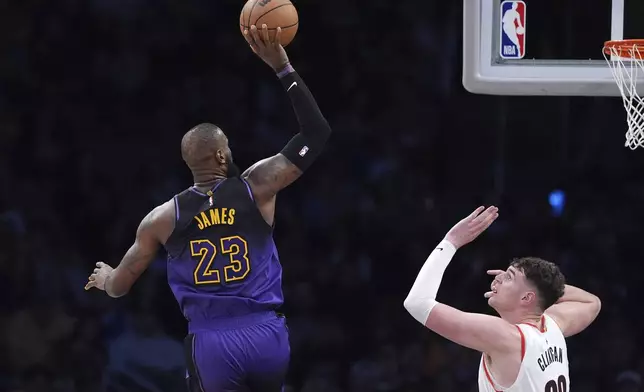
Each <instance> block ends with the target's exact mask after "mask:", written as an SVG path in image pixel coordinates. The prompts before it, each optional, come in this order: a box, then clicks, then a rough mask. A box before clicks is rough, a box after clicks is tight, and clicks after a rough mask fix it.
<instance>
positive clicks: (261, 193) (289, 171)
mask: <svg viewBox="0 0 644 392" xmlns="http://www.w3.org/2000/svg"><path fill="white" fill-rule="evenodd" d="M301 175H302V170H301V169H299V168H298V167H297V166H295V165H294V164H293V163H292V162H291V161H289V160H288V158H286V157H285V156H284V155H282V154H277V155H274V156H272V157H270V158H266V159H264V160H261V161H259V162H257V163H256V164H255V165H253V166H251V167H250V168H249V169H248V170H247V171H246V172H245V173H244V176H245V177H247V178H248V180H249V181H250V182H251V184H252V185H253V191H254V192H255V194H256V196H257V197H260V198H268V197H272V196H274V195H275V194H277V192H279V191H281V190H282V189H284V188H286V187H287V186H289V185H290V184H292V183H293V182H294V181H295V180H297V179H298V178H299V177H300V176H301Z"/></svg>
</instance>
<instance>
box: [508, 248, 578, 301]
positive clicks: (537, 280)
mask: <svg viewBox="0 0 644 392" xmlns="http://www.w3.org/2000/svg"><path fill="white" fill-rule="evenodd" d="M510 266H512V267H514V268H516V269H518V270H520V271H521V272H523V274H524V275H525V277H526V279H527V280H528V281H529V282H530V283H532V284H534V285H535V286H536V288H537V295H538V297H539V305H540V306H541V308H542V310H544V311H545V310H546V309H548V308H549V307H551V306H552V305H554V304H555V302H557V300H559V298H561V297H562V296H563V295H564V290H565V286H566V278H565V277H564V275H563V274H562V273H561V271H560V270H559V267H557V265H556V264H555V263H551V262H549V261H546V260H543V259H540V258H538V257H521V258H517V259H514V260H512V261H511V262H510Z"/></svg>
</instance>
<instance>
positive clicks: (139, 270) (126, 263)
mask: <svg viewBox="0 0 644 392" xmlns="http://www.w3.org/2000/svg"><path fill="white" fill-rule="evenodd" d="M170 211H172V208H171V207H170V205H169V203H166V204H163V205H161V206H159V207H157V208H155V209H154V210H152V211H151V212H150V213H149V214H148V215H147V216H146V217H145V218H143V220H142V221H141V223H140V224H139V228H138V229H137V231H136V239H135V241H134V244H133V245H132V246H131V247H130V249H129V250H128V251H127V253H125V256H123V259H122V260H121V262H120V263H119V265H118V267H116V268H115V269H114V270H113V271H112V273H111V274H110V275H109V277H108V278H107V279H106V281H105V292H106V293H107V294H108V295H109V296H110V297H114V298H116V297H121V296H123V295H125V294H127V293H128V292H129V291H130V288H131V287H132V285H133V284H134V282H136V280H137V279H138V278H139V276H141V274H143V272H144V271H145V270H146V269H147V268H148V266H149V265H150V263H152V261H153V260H154V257H155V256H156V254H157V251H158V250H159V248H160V247H161V241H165V240H166V239H167V238H168V236H169V235H170V233H171V232H172V226H173V225H174V212H172V214H170V213H169V212H170ZM171 225H172V226H171Z"/></svg>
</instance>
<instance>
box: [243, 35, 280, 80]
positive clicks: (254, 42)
mask: <svg viewBox="0 0 644 392" xmlns="http://www.w3.org/2000/svg"><path fill="white" fill-rule="evenodd" d="M281 36H282V29H281V28H279V27H278V28H277V31H276V32H275V35H274V36H273V37H271V36H270V34H269V33H268V26H266V25H265V24H264V25H262V27H261V30H260V29H258V28H257V26H255V25H252V26H250V30H244V38H246V42H248V44H249V45H250V48H251V49H252V50H253V52H254V53H255V54H256V55H258V56H259V57H260V58H261V59H262V60H264V62H265V63H266V64H268V65H269V66H270V67H271V68H273V70H275V72H278V71H281V70H282V69H283V68H284V67H285V66H286V65H287V64H288V56H287V55H286V51H285V50H284V48H283V47H282V43H281Z"/></svg>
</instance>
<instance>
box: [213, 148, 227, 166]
mask: <svg viewBox="0 0 644 392" xmlns="http://www.w3.org/2000/svg"><path fill="white" fill-rule="evenodd" d="M215 158H216V159H217V162H219V164H220V165H224V164H226V163H227V162H226V154H224V150H222V149H219V150H217V152H216V153H215Z"/></svg>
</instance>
